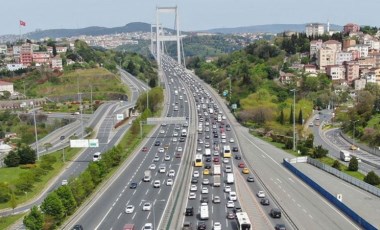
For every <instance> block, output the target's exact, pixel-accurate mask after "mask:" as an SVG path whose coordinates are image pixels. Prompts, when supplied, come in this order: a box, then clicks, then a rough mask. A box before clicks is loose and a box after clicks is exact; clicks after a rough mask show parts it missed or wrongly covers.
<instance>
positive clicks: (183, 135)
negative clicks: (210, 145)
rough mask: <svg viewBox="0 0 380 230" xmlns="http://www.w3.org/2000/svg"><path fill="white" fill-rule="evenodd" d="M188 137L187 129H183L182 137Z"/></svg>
mask: <svg viewBox="0 0 380 230" xmlns="http://www.w3.org/2000/svg"><path fill="white" fill-rule="evenodd" d="M186 136H187V130H186V129H182V131H181V137H186Z"/></svg>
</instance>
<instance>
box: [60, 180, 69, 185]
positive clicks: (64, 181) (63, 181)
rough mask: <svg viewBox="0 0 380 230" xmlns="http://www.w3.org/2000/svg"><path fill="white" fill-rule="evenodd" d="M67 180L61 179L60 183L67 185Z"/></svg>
mask: <svg viewBox="0 0 380 230" xmlns="http://www.w3.org/2000/svg"><path fill="white" fill-rule="evenodd" d="M68 183H69V182H68V181H67V180H62V183H61V184H62V185H67V184H68Z"/></svg>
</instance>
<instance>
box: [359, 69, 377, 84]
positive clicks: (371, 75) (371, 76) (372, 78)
mask: <svg viewBox="0 0 380 230" xmlns="http://www.w3.org/2000/svg"><path fill="white" fill-rule="evenodd" d="M362 79H365V80H366V83H376V73H375V72H373V71H370V72H367V73H365V74H364V76H363V77H362Z"/></svg>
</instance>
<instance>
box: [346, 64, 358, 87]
mask: <svg viewBox="0 0 380 230" xmlns="http://www.w3.org/2000/svg"><path fill="white" fill-rule="evenodd" d="M344 66H345V67H346V81H347V83H348V84H352V83H353V82H354V81H355V80H356V79H359V63H358V62H357V61H348V62H345V63H344Z"/></svg>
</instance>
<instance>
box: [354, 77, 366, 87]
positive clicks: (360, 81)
mask: <svg viewBox="0 0 380 230" xmlns="http://www.w3.org/2000/svg"><path fill="white" fill-rule="evenodd" d="M366 84H367V80H366V79H364V78H362V79H356V80H355V81H354V89H355V90H362V89H364V88H365V85H366Z"/></svg>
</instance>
